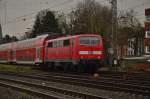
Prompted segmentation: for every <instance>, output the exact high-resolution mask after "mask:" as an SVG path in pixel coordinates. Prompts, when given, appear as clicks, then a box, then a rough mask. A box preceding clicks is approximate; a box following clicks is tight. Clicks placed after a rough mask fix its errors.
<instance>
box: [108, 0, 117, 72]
mask: <svg viewBox="0 0 150 99" xmlns="http://www.w3.org/2000/svg"><path fill="white" fill-rule="evenodd" d="M110 3H111V9H112V34H111V37H110V48H111V55H110V61H112V66H113V67H114V68H115V70H116V65H117V61H116V60H114V59H117V24H118V23H117V0H110Z"/></svg>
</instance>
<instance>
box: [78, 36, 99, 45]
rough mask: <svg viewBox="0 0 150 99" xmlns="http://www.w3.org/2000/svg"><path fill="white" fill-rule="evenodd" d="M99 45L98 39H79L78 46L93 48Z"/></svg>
mask: <svg viewBox="0 0 150 99" xmlns="http://www.w3.org/2000/svg"><path fill="white" fill-rule="evenodd" d="M99 43H100V39H99V38H98V37H80V45H87V46H95V45H98V44H99Z"/></svg>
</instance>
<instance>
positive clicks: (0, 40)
mask: <svg viewBox="0 0 150 99" xmlns="http://www.w3.org/2000/svg"><path fill="white" fill-rule="evenodd" d="M1 42H2V27H1V24H0V43H1Z"/></svg>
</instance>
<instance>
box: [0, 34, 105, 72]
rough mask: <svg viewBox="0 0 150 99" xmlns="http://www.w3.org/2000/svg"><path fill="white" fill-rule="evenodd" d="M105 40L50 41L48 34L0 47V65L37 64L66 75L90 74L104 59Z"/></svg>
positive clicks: (65, 38) (81, 36)
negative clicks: (60, 70)
mask: <svg viewBox="0 0 150 99" xmlns="http://www.w3.org/2000/svg"><path fill="white" fill-rule="evenodd" d="M103 52H104V47H103V40H102V37H101V36H100V35H96V34H79V35H68V36H60V37H55V38H50V36H49V35H48V34H46V35H40V36H37V37H35V38H30V39H26V40H22V41H17V42H12V43H6V44H1V45H0V63H12V64H34V65H39V66H41V67H49V68H51V69H55V68H61V69H63V70H64V71H68V70H70V71H71V70H72V71H77V72H90V71H95V70H97V69H98V68H100V66H101V64H102V60H103V59H104V57H105V56H104V53H103Z"/></svg>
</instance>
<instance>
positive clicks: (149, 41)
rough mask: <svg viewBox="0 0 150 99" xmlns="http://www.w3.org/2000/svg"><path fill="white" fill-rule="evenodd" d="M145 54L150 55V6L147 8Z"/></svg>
mask: <svg viewBox="0 0 150 99" xmlns="http://www.w3.org/2000/svg"><path fill="white" fill-rule="evenodd" d="M145 18H146V21H145V39H144V46H145V55H146V56H150V8H147V9H145Z"/></svg>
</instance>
